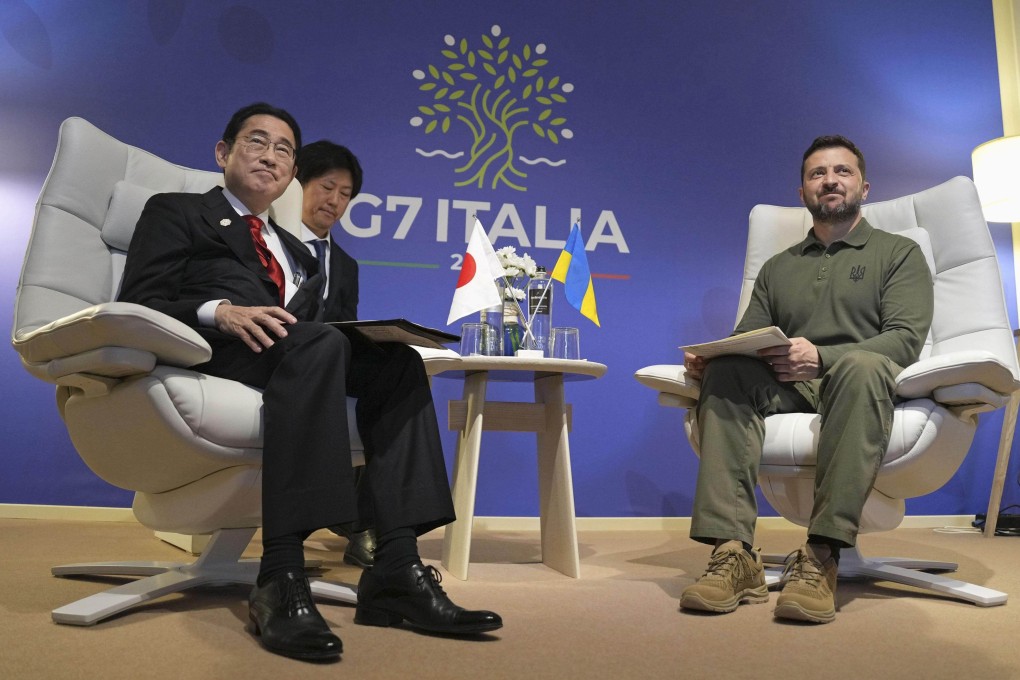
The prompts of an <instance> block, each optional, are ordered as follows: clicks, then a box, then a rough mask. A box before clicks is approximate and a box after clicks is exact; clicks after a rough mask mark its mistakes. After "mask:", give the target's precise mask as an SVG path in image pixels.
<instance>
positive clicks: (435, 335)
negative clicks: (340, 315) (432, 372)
mask: <svg viewBox="0 0 1020 680" xmlns="http://www.w3.org/2000/svg"><path fill="white" fill-rule="evenodd" d="M328 323H329V325H330V326H336V327H337V328H339V329H340V330H342V331H344V332H349V331H351V330H357V331H358V332H359V333H361V334H362V335H364V336H365V337H366V338H368V339H369V340H372V341H373V342H402V343H404V344H405V345H417V346H418V347H431V348H433V349H444V348H443V345H444V344H447V343H450V342H457V341H459V340H460V336H459V335H453V334H452V333H447V332H445V331H440V330H436V329H435V328H428V327H427V326H419V325H418V324H416V323H413V322H411V321H408V320H407V319H387V320H385V321H330V322H328Z"/></svg>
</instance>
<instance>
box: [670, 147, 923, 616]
mask: <svg viewBox="0 0 1020 680" xmlns="http://www.w3.org/2000/svg"><path fill="white" fill-rule="evenodd" d="M868 189H869V184H868V182H867V181H865V172H864V156H863V155H862V154H861V152H860V150H859V149H858V148H857V147H856V146H855V145H854V144H853V142H851V141H850V140H848V139H846V138H845V137H838V136H834V137H819V138H818V139H816V140H815V141H814V142H812V144H811V146H810V147H808V149H807V151H806V152H805V153H804V158H803V163H802V165H801V186H800V190H799V193H800V198H801V201H802V202H803V203H804V206H805V207H806V208H807V209H808V211H809V212H810V213H811V215H812V217H813V228H812V229H811V231H810V232H809V233H808V235H807V238H805V239H804V240H803V241H802V242H800V243H799V244H797V245H795V246H793V247H792V248H789V249H787V250H785V251H783V252H781V253H779V254H777V255H775V256H774V257H772V258H771V259H770V260H769V261H768V262H766V263H765V265H764V266H763V267H762V269H761V271H760V272H759V273H758V278H757V279H756V281H755V284H754V290H753V293H752V296H751V301H750V303H749V305H748V307H747V310H746V311H745V313H744V316H743V318H742V319H741V320H740V323H739V324H738V325H737V328H736V330H735V332H737V333H741V332H745V331H750V330H754V329H757V328H764V327H767V326H779V327H780V328H781V329H782V330H783V332H784V333H786V335H787V336H788V337H789V338H790V339H791V344H790V345H789V346H782V347H772V348H769V349H764V350H761V351H760V352H759V357H758V358H753V357H744V356H723V357H717V358H715V359H712V360H711V361H705V360H704V359H701V358H699V357H695V356H694V355H692V354H686V355H685V357H684V365H685V367H686V369H687V373H688V375H690V376H692V377H694V378H696V379H700V380H701V396H700V398H699V401H698V406H697V411H696V415H697V425H698V430H699V434H700V438H699V441H700V443H701V464H700V468H699V471H698V483H697V489H696V492H695V497H694V512H693V519H692V523H691V538H693V539H694V540H696V541H700V542H702V543H709V544H712V545H714V546H715V549H714V550H713V552H712V557H711V560H710V562H709V566H708V569H707V570H706V572H705V574H704V575H702V577H701V578H699V579H698V581H697V582H696V583H694V584H693V585H691V586H688V587H687V588H686V589H685V590H684V592H683V595H682V597H681V601H680V605H681V606H682V607H684V608H687V609H700V610H707V611H716V612H730V611H733V610H734V609H736V608H737V605H739V604H740V603H741V602H750V603H755V602H767V601H768V590H767V589H766V588H765V578H764V572H763V569H762V563H761V557H760V555H759V554H758V552H757V551H756V550H754V549H753V548H752V543H753V541H754V526H755V520H756V518H757V506H756V502H755V496H754V487H755V484H756V483H757V477H758V466H759V462H760V459H761V451H762V442H763V439H764V434H765V427H764V420H765V417H766V416H769V415H771V414H774V413H790V412H809V413H810V412H817V413H820V414H821V416H822V425H821V431H820V433H819V439H818V451H817V468H816V472H815V496H814V506H813V509H812V512H811V521H810V525H809V527H808V536H807V543H806V544H805V545H804V546H803V547H801V548H800V549H799V550H797V552H796V553H794V554H792V555H791V556H790V558H789V559H788V562H787V569H786V573H785V575H784V581H785V584H784V586H783V591H782V593H781V594H780V595H779V598H778V600H777V602H776V609H775V616H777V617H780V618H787V619H796V620H801V621H811V622H814V623H827V622H829V621H831V620H832V619H833V618H834V617H835V614H836V609H835V597H834V595H835V588H836V573H837V571H838V563H839V550H840V548H842V547H851V546H853V545H854V542H855V540H856V538H857V531H858V528H859V524H860V517H861V511H862V509H863V507H864V502H865V500H866V499H867V497H868V494H869V493H870V492H871V488H872V486H873V485H874V483H875V476H876V474H877V472H878V467H879V465H880V464H881V461H882V456H883V455H884V454H885V450H886V445H887V444H888V441H889V432H890V429H891V427H892V418H893V406H894V403H895V401H896V396H895V379H896V376H897V375H898V374H899V373H900V372H901V371H902V370H903V368H904V367H905V366H908V365H910V364H911V363H913V362H915V361H916V360H917V358H918V354H919V353H920V351H921V347H922V345H923V344H924V339H925V336H926V335H927V333H928V327H929V326H930V325H931V318H932V307H933V294H932V280H931V272H930V271H929V269H928V266H927V264H926V263H925V260H924V256H923V255H922V253H921V249H920V248H919V247H918V245H917V244H916V243H914V242H913V241H912V240H910V239H907V238H905V237H902V236H897V235H894V234H890V233H888V232H884V231H881V230H877V229H874V228H873V227H872V226H871V225H870V224H868V222H867V220H865V219H863V217H862V216H861V211H860V207H861V202H862V201H863V200H864V199H865V198H867V196H868Z"/></svg>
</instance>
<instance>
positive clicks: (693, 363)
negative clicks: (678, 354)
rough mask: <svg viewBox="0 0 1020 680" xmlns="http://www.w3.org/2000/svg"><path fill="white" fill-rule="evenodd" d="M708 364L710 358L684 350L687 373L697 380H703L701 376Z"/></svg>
mask: <svg viewBox="0 0 1020 680" xmlns="http://www.w3.org/2000/svg"><path fill="white" fill-rule="evenodd" d="M706 364H708V360H707V359H705V358H704V357H699V356H695V355H693V354H691V353H690V352H684V368H686V369H687V375H689V376H690V377H692V378H694V379H695V380H701V376H702V375H703V374H704V373H705V365H706Z"/></svg>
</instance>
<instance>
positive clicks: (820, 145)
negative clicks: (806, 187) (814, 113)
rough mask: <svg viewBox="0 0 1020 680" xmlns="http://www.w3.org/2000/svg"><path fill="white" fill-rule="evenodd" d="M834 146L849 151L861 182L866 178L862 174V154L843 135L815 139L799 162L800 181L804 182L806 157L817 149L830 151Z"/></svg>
mask: <svg viewBox="0 0 1020 680" xmlns="http://www.w3.org/2000/svg"><path fill="white" fill-rule="evenodd" d="M835 146H841V147H843V148H844V149H849V150H850V151H851V152H852V153H853V155H855V156H857V166H858V167H859V168H860V169H861V180H864V179H865V178H866V175H865V173H864V154H863V153H861V150H860V149H858V148H857V145H856V144H854V143H853V142H851V141H850V140H849V139H847V138H846V137H844V136H843V135H825V136H823V137H816V138H815V141H813V142H811V146H809V147H808V148H807V151H805V152H804V158H803V159H802V160H801V162H800V181H801V182H803V181H804V165H805V164H806V163H807V159H808V156H810V155H811V154H813V153H814V152H815V151H818V150H819V149H831V148H832V147H835Z"/></svg>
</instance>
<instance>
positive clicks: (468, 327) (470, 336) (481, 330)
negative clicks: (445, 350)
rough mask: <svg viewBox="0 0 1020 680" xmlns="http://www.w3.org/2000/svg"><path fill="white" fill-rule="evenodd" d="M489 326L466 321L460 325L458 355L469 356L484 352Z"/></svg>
mask: <svg viewBox="0 0 1020 680" xmlns="http://www.w3.org/2000/svg"><path fill="white" fill-rule="evenodd" d="M489 328H490V327H489V326H488V324H484V323H466V324H464V325H463V326H461V327H460V355H461V356H462V357H470V356H479V355H483V354H485V351H486V342H487V340H488V338H487V337H486V336H487V335H489V333H488V332H487V331H489Z"/></svg>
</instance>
